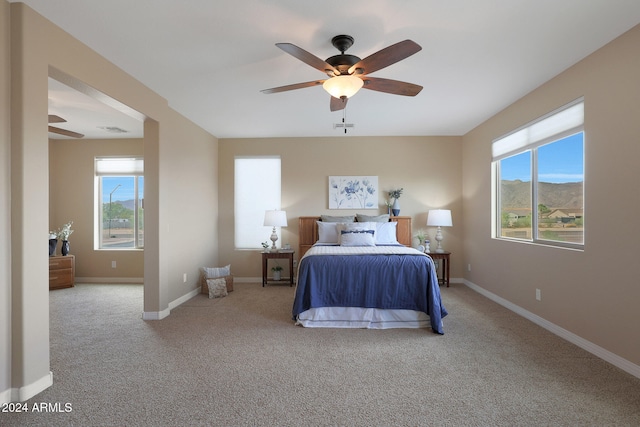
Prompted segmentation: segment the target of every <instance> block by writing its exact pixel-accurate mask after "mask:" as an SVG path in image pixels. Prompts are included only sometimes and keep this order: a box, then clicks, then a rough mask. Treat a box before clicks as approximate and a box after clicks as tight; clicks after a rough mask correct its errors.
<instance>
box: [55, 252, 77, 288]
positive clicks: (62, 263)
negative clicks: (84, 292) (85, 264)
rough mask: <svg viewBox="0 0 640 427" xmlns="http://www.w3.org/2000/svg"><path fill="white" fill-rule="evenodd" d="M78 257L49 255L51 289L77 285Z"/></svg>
mask: <svg viewBox="0 0 640 427" xmlns="http://www.w3.org/2000/svg"><path fill="white" fill-rule="evenodd" d="M75 277H76V257H75V256H74V255H66V256H50V257H49V290H51V289H61V288H72V287H73V286H74V285H75Z"/></svg>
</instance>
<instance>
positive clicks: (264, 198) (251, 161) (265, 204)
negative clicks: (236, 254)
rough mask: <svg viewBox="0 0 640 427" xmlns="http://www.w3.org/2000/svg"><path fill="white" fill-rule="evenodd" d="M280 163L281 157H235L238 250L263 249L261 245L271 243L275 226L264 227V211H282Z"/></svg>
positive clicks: (236, 243)
mask: <svg viewBox="0 0 640 427" xmlns="http://www.w3.org/2000/svg"><path fill="white" fill-rule="evenodd" d="M280 164H281V162H280V157H279V156H265V157H236V158H235V174H234V185H235V187H234V188H235V189H234V200H235V203H234V212H235V247H236V249H257V248H261V246H260V243H261V242H264V241H267V240H269V236H270V235H271V227H265V226H264V225H263V223H264V212H265V211H266V210H273V209H280ZM277 231H278V235H280V231H279V230H277ZM280 242H281V241H280V240H279V241H278V243H280Z"/></svg>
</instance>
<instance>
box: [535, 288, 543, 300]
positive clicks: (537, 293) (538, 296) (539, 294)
mask: <svg viewBox="0 0 640 427" xmlns="http://www.w3.org/2000/svg"><path fill="white" fill-rule="evenodd" d="M536 299H537V300H538V301H542V292H540V289H536Z"/></svg>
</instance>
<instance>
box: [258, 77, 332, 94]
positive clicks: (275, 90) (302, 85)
mask: <svg viewBox="0 0 640 427" xmlns="http://www.w3.org/2000/svg"><path fill="white" fill-rule="evenodd" d="M322 83H324V80H314V81H312V82H304V83H295V84H292V85H286V86H279V87H272V88H271V89H263V90H261V91H260V92H262V93H278V92H286V91H288V90H295V89H304V88H305V87H311V86H318V85H322Z"/></svg>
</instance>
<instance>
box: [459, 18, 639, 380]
mask: <svg viewBox="0 0 640 427" xmlns="http://www.w3.org/2000/svg"><path fill="white" fill-rule="evenodd" d="M638 46H640V26H639V27H636V28H634V29H632V30H631V31H630V32H628V33H626V34H624V35H623V36H621V37H620V38H618V39H617V40H614V41H613V42H612V43H610V44H609V45H607V46H605V47H604V48H602V49H601V50H599V51H597V52H595V53H594V54H592V55H590V56H589V57H587V58H586V59H584V60H583V61H581V62H580V63H578V64H576V65H575V66H573V67H571V68H570V69H568V70H567V71H566V72H564V73H562V74H560V75H559V76H557V77H556V78H554V79H552V80H551V81H549V82H548V83H546V84H544V85H543V86H541V87H540V88H538V89H536V90H534V91H533V92H532V93H530V94H529V95H527V96H525V97H524V98H523V99H521V100H519V101H518V102H516V103H515V104H513V105H512V106H510V107H509V108H507V109H506V110H504V111H503V112H501V113H499V114H498V115H496V116H495V117H493V118H492V119H490V120H488V121H487V122H485V123H484V124H482V125H481V126H479V127H478V128H477V129H475V130H473V131H472V132H470V133H469V134H467V135H465V137H464V145H463V146H464V149H463V188H464V192H463V194H464V198H463V206H464V212H463V218H464V229H463V231H464V237H465V239H464V253H465V257H464V260H463V263H465V264H466V263H470V264H472V270H471V272H468V273H466V279H467V280H468V281H469V282H470V283H472V284H475V285H477V286H480V287H482V288H483V289H486V290H487V291H489V292H491V293H493V294H495V295H497V296H499V297H501V298H504V299H506V300H507V301H509V302H510V303H513V304H515V305H517V306H519V307H522V308H523V309H525V310H527V311H529V312H531V313H533V314H534V315H537V316H540V317H541V318H542V319H544V320H545V321H548V322H551V323H553V324H555V325H557V326H559V327H560V328H564V329H565V330H567V331H569V333H571V334H575V335H577V336H578V337H580V338H581V339H584V340H587V341H589V342H590V343H592V344H595V345H596V346H599V347H600V348H603V349H605V350H606V352H611V353H612V354H613V355H615V356H619V357H621V358H624V359H626V360H627V361H630V362H632V363H634V364H635V365H636V366H635V368H634V369H635V370H636V372H638V365H640V340H638V339H637V335H635V332H630V331H633V330H635V329H634V328H636V327H637V325H640V310H638V301H640V286H638V283H639V282H638V271H637V269H636V266H637V264H638V260H637V255H638V253H639V252H638V236H640V221H638V218H637V217H638V215H637V213H638V212H640V197H639V194H640V193H639V192H638V166H637V163H638V159H640V144H639V143H638V135H640V103H639V102H638V100H640V78H639V76H640V55H638ZM580 96H584V100H585V227H586V228H585V246H584V251H573V250H567V249H557V248H551V247H542V246H537V245H530V244H521V243H513V242H507V241H501V240H493V239H492V238H491V228H490V225H491V217H490V213H491V205H490V201H491V175H490V170H491V168H490V162H491V140H492V139H494V138H496V137H498V136H500V135H502V134H504V133H506V132H508V131H510V130H512V129H515V128H517V127H519V126H521V125H523V124H525V123H527V122H529V121H531V120H533V119H535V118H536V117H539V116H541V115H543V114H545V113H547V112H549V111H551V110H553V109H555V108H557V107H560V106H562V105H563V104H565V103H568V102H569V101H571V100H573V99H576V98H578V97H580ZM536 288H537V289H540V290H541V292H542V300H541V301H536V299H535V289H536ZM630 334H631V335H630Z"/></svg>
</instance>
